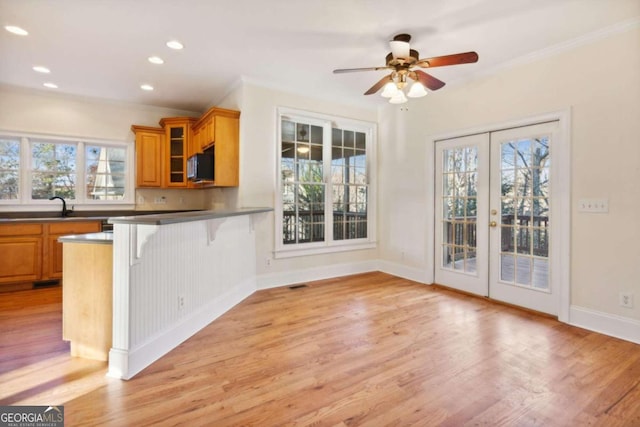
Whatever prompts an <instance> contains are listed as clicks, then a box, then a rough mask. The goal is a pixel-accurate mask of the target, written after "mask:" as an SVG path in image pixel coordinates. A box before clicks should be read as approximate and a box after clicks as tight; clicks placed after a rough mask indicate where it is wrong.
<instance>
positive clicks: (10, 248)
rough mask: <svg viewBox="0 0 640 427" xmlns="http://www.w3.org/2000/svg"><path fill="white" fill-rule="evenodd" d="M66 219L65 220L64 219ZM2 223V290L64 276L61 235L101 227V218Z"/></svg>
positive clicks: (96, 229)
mask: <svg viewBox="0 0 640 427" xmlns="http://www.w3.org/2000/svg"><path fill="white" fill-rule="evenodd" d="M63 221H64V222H63ZM63 221H59V222H43V223H15V224H0V291H12V290H18V289H30V288H31V287H32V286H33V283H34V282H45V281H50V280H59V279H61V278H62V256H63V255H62V245H61V244H60V243H59V242H58V237H60V236H62V235H65V234H84V233H91V232H97V231H100V229H101V227H102V224H101V222H100V221H95V220H94V221H69V220H63Z"/></svg>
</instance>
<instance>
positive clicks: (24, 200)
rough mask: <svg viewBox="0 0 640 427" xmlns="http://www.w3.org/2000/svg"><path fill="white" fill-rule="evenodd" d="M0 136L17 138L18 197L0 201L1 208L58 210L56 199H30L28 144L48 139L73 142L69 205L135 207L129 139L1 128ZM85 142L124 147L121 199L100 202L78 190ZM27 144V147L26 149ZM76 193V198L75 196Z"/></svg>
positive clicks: (98, 207)
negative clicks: (73, 174) (73, 171)
mask: <svg viewBox="0 0 640 427" xmlns="http://www.w3.org/2000/svg"><path fill="white" fill-rule="evenodd" d="M0 136H2V137H6V138H15V139H19V140H20V143H21V145H20V170H19V177H20V178H19V179H20V196H19V198H18V199H13V200H0V211H5V212H7V211H38V210H56V209H59V205H60V202H59V201H58V200H52V201H49V200H33V199H31V179H30V166H29V165H30V164H31V144H32V143H33V142H34V141H36V142H39V141H42V140H47V141H51V142H61V143H64V142H66V143H70V144H75V145H76V199H69V200H67V202H68V205H69V208H71V207H73V208H74V209H78V210H83V209H84V210H87V209H100V210H110V208H111V209H123V208H128V207H134V206H135V175H134V174H135V169H134V168H135V151H134V145H133V144H132V143H131V142H128V141H116V140H107V139H98V138H84V137H82V138H81V137H74V136H64V135H50V134H45V133H26V132H15V131H7V130H0ZM87 145H99V146H103V147H116V148H124V150H125V158H126V169H125V197H124V199H123V200H109V201H108V202H101V201H98V200H90V199H87V198H86V196H85V194H84V192H83V191H81V190H82V188H83V187H84V184H83V183H84V181H85V153H84V151H85V147H86V146H87ZM25 147H26V149H25ZM78 196H79V197H78Z"/></svg>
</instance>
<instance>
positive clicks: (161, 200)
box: [153, 196, 167, 205]
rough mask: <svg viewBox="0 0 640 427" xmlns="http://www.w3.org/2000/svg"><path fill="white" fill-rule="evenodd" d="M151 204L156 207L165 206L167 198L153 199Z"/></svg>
mask: <svg viewBox="0 0 640 427" xmlns="http://www.w3.org/2000/svg"><path fill="white" fill-rule="evenodd" d="M153 203H154V204H156V205H166V204H167V198H166V197H164V196H162V197H155V198H154V199H153Z"/></svg>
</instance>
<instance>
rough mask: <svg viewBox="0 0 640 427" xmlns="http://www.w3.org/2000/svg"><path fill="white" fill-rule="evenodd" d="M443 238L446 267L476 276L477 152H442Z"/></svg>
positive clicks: (473, 150) (468, 149) (472, 150)
mask: <svg viewBox="0 0 640 427" xmlns="http://www.w3.org/2000/svg"><path fill="white" fill-rule="evenodd" d="M442 155H443V173H442V195H443V197H442V233H443V234H442V235H443V242H444V243H446V245H445V246H443V260H442V261H443V264H442V265H443V267H444V268H448V269H451V270H455V271H461V272H462V271H463V272H466V273H475V272H476V263H475V259H476V216H477V205H476V203H477V193H478V190H477V188H478V176H477V172H476V171H477V163H478V148H477V147H458V148H452V149H448V150H443V152H442Z"/></svg>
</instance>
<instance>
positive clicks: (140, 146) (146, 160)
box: [135, 129, 164, 187]
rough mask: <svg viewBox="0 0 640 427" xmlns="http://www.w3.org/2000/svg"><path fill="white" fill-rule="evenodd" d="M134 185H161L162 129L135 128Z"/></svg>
mask: <svg viewBox="0 0 640 427" xmlns="http://www.w3.org/2000/svg"><path fill="white" fill-rule="evenodd" d="M135 132H136V186H137V187H162V169H163V168H162V156H163V152H164V150H163V144H164V131H163V130H162V129H157V130H139V129H138V130H135Z"/></svg>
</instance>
